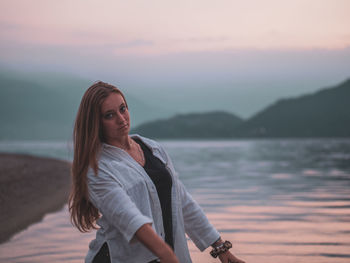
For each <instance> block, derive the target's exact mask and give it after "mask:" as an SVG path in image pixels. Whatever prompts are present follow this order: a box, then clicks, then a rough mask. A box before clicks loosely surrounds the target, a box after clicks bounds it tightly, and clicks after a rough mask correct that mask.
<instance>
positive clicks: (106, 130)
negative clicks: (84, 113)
mask: <svg viewBox="0 0 350 263" xmlns="http://www.w3.org/2000/svg"><path fill="white" fill-rule="evenodd" d="M111 130H112V123H111V122H108V121H102V132H103V134H108V133H110V131H111Z"/></svg>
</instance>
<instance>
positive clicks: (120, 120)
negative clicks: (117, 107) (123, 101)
mask: <svg viewBox="0 0 350 263" xmlns="http://www.w3.org/2000/svg"><path fill="white" fill-rule="evenodd" d="M116 122H117V123H118V124H124V123H125V117H124V115H123V114H121V113H120V112H118V113H117V118H116Z"/></svg>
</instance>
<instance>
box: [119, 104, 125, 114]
mask: <svg viewBox="0 0 350 263" xmlns="http://www.w3.org/2000/svg"><path fill="white" fill-rule="evenodd" d="M125 111H126V106H125V105H123V106H121V107H120V112H121V113H124V112H125Z"/></svg>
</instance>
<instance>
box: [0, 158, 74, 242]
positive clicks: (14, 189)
mask: <svg viewBox="0 0 350 263" xmlns="http://www.w3.org/2000/svg"><path fill="white" fill-rule="evenodd" d="M70 167H71V164H70V163H69V162H67V161H61V160H56V159H52V158H45V157H36V156H32V155H25V154H12V153H0V207H1V213H0V244H1V243H4V242H6V241H8V240H9V239H10V238H11V237H12V236H13V235H14V234H16V233H18V232H20V231H22V230H24V229H26V228H27V227H28V226H30V225H31V224H33V223H36V222H39V221H41V220H42V218H43V217H44V215H46V214H47V213H50V212H54V211H57V210H59V209H61V208H63V206H64V205H65V204H66V203H67V201H68V195H69V190H70V185H71V179H70Z"/></svg>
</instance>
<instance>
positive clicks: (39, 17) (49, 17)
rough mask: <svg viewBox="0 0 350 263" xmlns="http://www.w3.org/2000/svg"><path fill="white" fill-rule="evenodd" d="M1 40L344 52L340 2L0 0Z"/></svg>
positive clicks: (142, 49)
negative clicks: (338, 50)
mask: <svg viewBox="0 0 350 263" xmlns="http://www.w3.org/2000/svg"><path fill="white" fill-rule="evenodd" d="M0 7H1V13H2V14H1V18H0V37H1V40H2V41H6V42H13V43H21V44H31V45H44V46H46V45H48V46H50V45H64V46H75V47H77V46H83V47H86V46H92V47H99V46H109V47H111V49H112V50H113V53H115V54H118V55H120V54H148V53H151V54H157V53H164V52H165V53H169V52H170V53H172V52H182V51H205V50H211V51H214V50H215V51H217V50H230V49H237V48H239V49H241V48H244V49H247V48H248V49H249V48H252V49H314V48H317V49H319V48H321V49H323V48H325V49H338V48H345V47H348V46H350V16H349V10H350V1H348V0H294V1H281V0H264V1H261V0H256V1H244V0H242V1H232V0H231V1H228V0H224V1H206V0H200V1H199V0H196V1H188V0H186V1H184V0H177V1H164V0H163V1H160V0H159V1H158V0H157V1H140V0H139V1H115V0H104V1H98V0H74V1H72V0H71V1H68V0H63V1H53V0H11V1H9V0H7V1H3V0H1V1H0Z"/></svg>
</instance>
